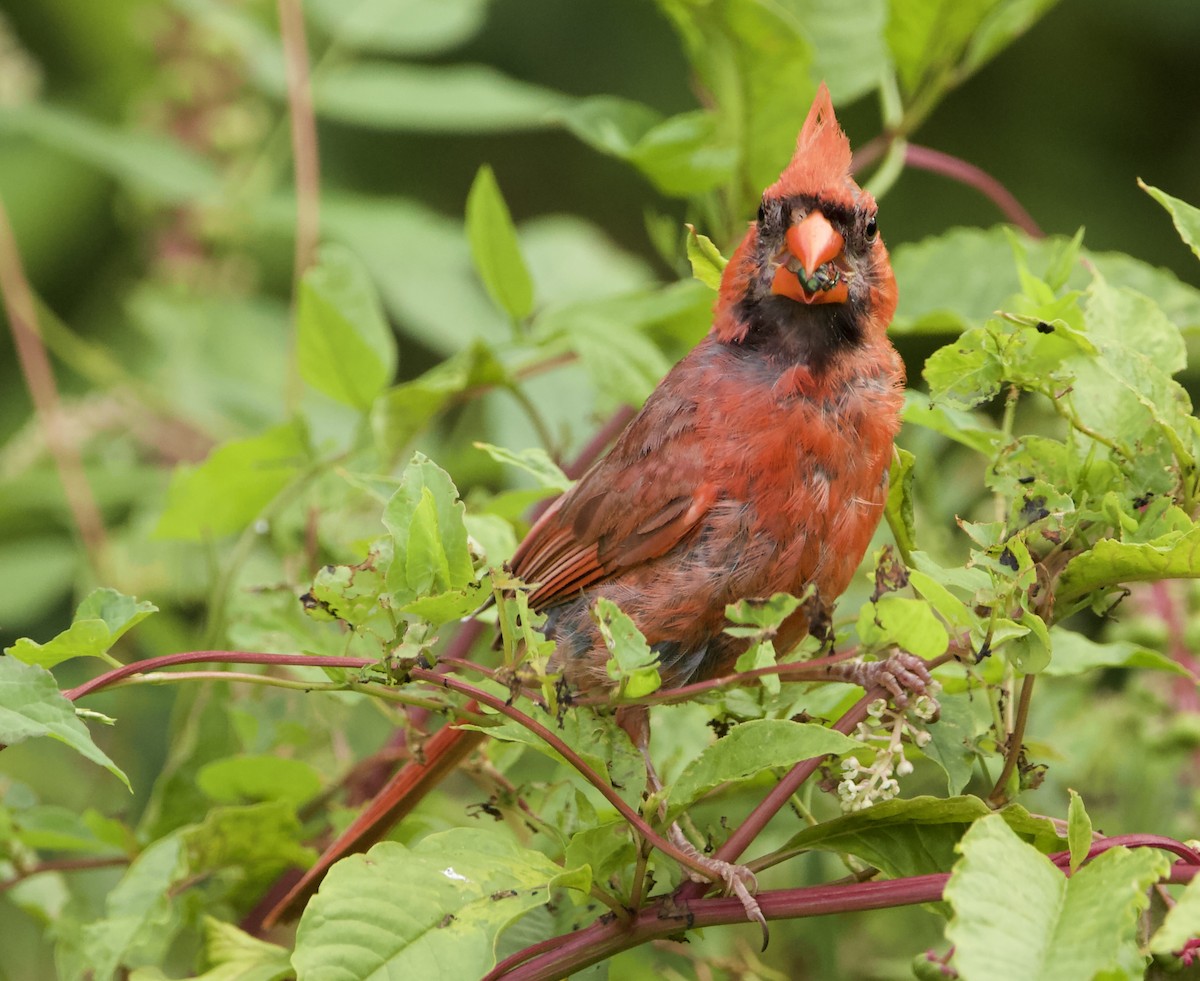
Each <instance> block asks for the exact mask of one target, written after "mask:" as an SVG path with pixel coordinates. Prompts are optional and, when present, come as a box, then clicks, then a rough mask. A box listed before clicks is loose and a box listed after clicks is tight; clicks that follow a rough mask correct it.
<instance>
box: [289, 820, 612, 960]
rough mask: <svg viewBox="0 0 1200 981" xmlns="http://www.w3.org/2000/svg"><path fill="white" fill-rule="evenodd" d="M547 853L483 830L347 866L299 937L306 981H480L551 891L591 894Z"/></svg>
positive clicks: (374, 853)
mask: <svg viewBox="0 0 1200 981" xmlns="http://www.w3.org/2000/svg"><path fill="white" fill-rule="evenodd" d="M585 881H589V882H590V875H588V874H587V873H586V870H573V871H571V872H564V871H563V870H562V869H561V868H559V866H557V865H555V864H554V863H553V862H551V861H550V860H549V859H547V858H546V857H545V856H543V855H541V854H540V853H538V852H535V851H530V850H528V849H525V848H521V847H519V846H518V845H516V844H514V843H513V842H512V841H511V840H510V839H509V838H507V837H505V836H502V835H500V834H498V833H496V832H492V831H489V830H487V829H484V828H456V829H454V830H451V831H444V832H441V833H439V834H433V835H430V836H429V837H427V838H424V839H422V840H421V841H420V842H419V843H418V844H417V845H416V846H414V847H413V848H412V849H408V848H405V847H404V846H403V845H400V844H397V843H396V842H391V841H385V842H383V843H382V844H379V845H376V846H375V847H374V848H372V849H371V850H370V851H369V852H368V853H367V854H366V855H353V856H351V857H349V858H346V859H343V860H342V861H340V862H338V863H337V864H336V865H335V866H334V867H333V868H332V869H331V870H330V872H329V875H328V876H327V877H326V878H325V881H324V882H323V883H322V884H321V890H320V892H318V893H317V895H316V896H315V897H314V898H313V900H312V901H311V902H310V903H309V905H308V908H307V909H306V910H305V911H304V916H303V918H302V919H301V920H300V927H299V929H298V930H297V932H296V951H295V953H294V954H293V955H292V965H293V966H294V967H295V969H296V977H297V981H319V979H324V978H334V977H338V978H380V979H382V978H385V977H391V978H401V977H411V978H430V977H447V978H476V977H482V976H483V975H484V974H486V973H487V972H488V971H489V970H490V969H491V968H492V967H493V966H494V965H495V963H496V953H495V948H496V939H497V937H498V936H499V934H500V933H501V932H502V931H503V930H504V929H505V928H506V927H508V926H509V925H511V924H512V923H513V922H515V921H516V920H517V919H519V918H520V917H522V916H524V915H525V914H526V913H528V912H529V911H530V910H532V909H534V908H536V907H538V906H541V905H542V904H544V903H545V902H547V900H548V899H549V896H550V887H551V886H559V885H562V886H568V887H580V886H583V888H586V885H585V884H584V883H585Z"/></svg>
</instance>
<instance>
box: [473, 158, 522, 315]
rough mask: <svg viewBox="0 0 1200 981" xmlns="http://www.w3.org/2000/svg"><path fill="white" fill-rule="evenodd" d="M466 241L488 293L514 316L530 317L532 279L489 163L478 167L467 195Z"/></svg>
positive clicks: (506, 206)
mask: <svg viewBox="0 0 1200 981" xmlns="http://www.w3.org/2000/svg"><path fill="white" fill-rule="evenodd" d="M467 241H468V242H470V243H471V255H472V257H473V258H474V260H475V268H476V269H477V270H478V271H479V278H480V279H481V280H483V285H484V287H485V288H486V289H487V291H488V295H489V296H491V298H492V299H493V300H495V302H496V304H497V305H498V306H499V307H500V308H501V309H503V310H504V311H505V312H506V313H507V314H508V315H509V316H510V317H511V318H512V319H513V320H524V319H525V318H526V317H528V316H529V313H530V311H531V310H533V281H532V280H531V279H530V278H529V269H528V268H527V267H526V266H525V260H524V259H523V258H522V256H521V246H520V244H519V243H518V242H517V230H516V228H515V227H514V226H513V221H512V216H511V215H510V214H509V213H508V205H507V204H505V203H504V198H503V196H502V195H501V194H500V186H499V185H498V184H497V183H496V175H495V174H493V173H492V168H491V167H489V166H487V165H486V164H485V165H484V166H482V167H480V168H479V173H478V174H476V175H475V182H474V183H473V184H472V185H471V190H470V193H469V194H468V195H467Z"/></svg>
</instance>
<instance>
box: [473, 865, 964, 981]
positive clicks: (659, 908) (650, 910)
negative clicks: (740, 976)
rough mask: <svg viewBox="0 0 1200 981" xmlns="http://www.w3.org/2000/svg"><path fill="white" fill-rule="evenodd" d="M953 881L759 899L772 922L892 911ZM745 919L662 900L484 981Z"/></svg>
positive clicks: (583, 963) (545, 980)
mask: <svg viewBox="0 0 1200 981" xmlns="http://www.w3.org/2000/svg"><path fill="white" fill-rule="evenodd" d="M949 878H950V876H949V874H948V873H935V874H932V875H921V876H911V877H909V878H907V879H891V880H888V881H886V882H857V883H848V884H845V885H836V886H832V885H825V886H809V887H806V888H803V889H778V890H770V891H768V892H761V893H759V894H758V896H757V899H758V904H759V906H760V908H761V909H762V911H763V915H764V916H765V917H766V918H767V919H768V920H780V919H794V918H797V917H806V916H825V915H828V914H831V913H849V912H853V911H858V910H871V909H890V908H893V907H896V906H911V905H914V904H917V903H932V902H937V901H938V900H939V899H941V896H942V891H943V889H945V886H946V881H947V880H948V879H949ZM745 919H746V910H745V907H744V906H742V901H741V900H740V899H737V898H724V897H721V898H714V899H702V900H696V901H693V902H690V903H688V904H687V905H686V906H682V907H681V906H678V905H674V904H673V903H672V902H671V900H670V899H664V900H660V901H659V902H657V903H655V904H653V905H651V906H649V907H647V908H646V909H643V910H642V911H641V912H639V913H638V915H637V916H636V917H634V918H633V921H632V922H631V923H629V924H628V925H625V924H622V923H620V922H614V921H610V920H607V919H605V920H600V921H598V922H597V923H595V924H593V925H592V926H590V927H585V928H584V929H582V930H577V931H576V932H575V933H571V934H567V935H566V936H564V937H559V938H557V940H556V941H544V942H542V943H540V944H538V945H536V946H535V947H531V948H528V950H525V951H519V952H518V953H516V954H514V955H513V956H512V957H510V958H508V959H507V960H505V961H503V962H501V963H500V964H497V965H496V967H495V968H493V969H492V971H491V972H490V973H489V974H487V975H485V977H484V978H483V981H499V979H501V978H503V979H505V981H555V979H558V978H564V977H567V976H568V975H569V974H572V973H574V972H576V971H580V970H582V969H583V968H585V967H588V966H589V965H591V964H595V963H597V962H599V961H602V960H604V959H605V958H608V957H612V956H613V955H614V954H617V953H620V952H621V951H622V950H628V949H629V948H630V947H636V946H638V945H640V944H644V943H647V942H648V941H651V940H655V939H658V938H661V937H670V936H677V935H678V934H681V933H683V932H684V931H686V930H692V929H700V928H702V927H707V926H720V925H726V924H732V923H742V922H744V921H745ZM535 951H536V953H534V952H535Z"/></svg>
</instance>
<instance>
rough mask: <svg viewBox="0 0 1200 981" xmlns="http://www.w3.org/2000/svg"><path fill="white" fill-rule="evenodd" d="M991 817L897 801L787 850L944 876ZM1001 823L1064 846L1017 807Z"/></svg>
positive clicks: (962, 806)
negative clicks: (960, 848) (844, 855)
mask: <svg viewBox="0 0 1200 981" xmlns="http://www.w3.org/2000/svg"><path fill="white" fill-rule="evenodd" d="M936 728H937V727H936V726H934V727H932V729H936ZM932 729H931V731H932ZM992 813H994V812H993V811H992V810H991V809H990V808H989V807H988V806H987V804H985V803H984V802H983V801H982V800H980V799H979V798H978V797H952V798H949V799H944V800H943V799H941V798H937V797H913V798H911V799H909V800H902V799H899V798H896V799H893V800H885V801H880V802H879V803H878V804H873V805H872V806H871V807H868V808H866V809H865V810H861V811H854V812H853V813H850V814H843V815H842V816H841V817H836V818H833V819H832V820H829V821H823V822H821V823H820V824H817V825H814V826H812V827H810V828H805V829H804V830H803V831H801V832H799V833H798V834H795V835H793V836H792V837H791V839H790V840H789V841H788V843H787V845H786V846H785V847H786V848H787V849H788V850H791V849H794V848H816V849H820V850H822V851H832V852H849V853H850V854H852V855H857V856H858V857H859V858H861V859H863V860H864V861H867V862H870V863H871V864H872V865H874V866H876V867H877V868H880V869H882V870H883V871H884V872H885V873H886V874H887V875H889V876H892V877H901V876H907V875H924V874H926V873H930V872H945V871H947V870H948V869H949V868H950V867H951V865H952V864H953V863H954V850H955V846H956V845H957V844H958V841H959V839H960V838H962V836H963V834H964V833H965V832H966V831H967V829H968V828H969V827H970V826H971V824H972V822H974V821H977V820H978V819H979V818H982V817H985V816H986V815H989V814H992ZM999 817H1000V819H1001V820H1003V821H1004V822H1007V824H1008V825H1009V826H1010V827H1012V828H1013V830H1014V831H1015V832H1016V833H1017V834H1019V835H1021V836H1022V837H1023V838H1029V839H1032V840H1035V841H1037V842H1038V843H1039V844H1044V845H1045V846H1046V847H1047V848H1057V847H1058V846H1059V841H1060V839H1059V837H1058V834H1057V832H1056V831H1055V827H1054V824H1053V822H1051V821H1050V820H1049V819H1048V818H1035V817H1033V816H1032V815H1030V813H1029V812H1028V811H1027V810H1025V808H1023V807H1021V806H1020V805H1015V804H1013V805H1009V806H1008V807H1006V808H1004V810H1003V811H1000V812H999Z"/></svg>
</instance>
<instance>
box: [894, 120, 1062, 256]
mask: <svg viewBox="0 0 1200 981" xmlns="http://www.w3.org/2000/svg"><path fill="white" fill-rule="evenodd" d="M904 162H905V163H906V164H908V165H909V166H911V167H916V168H917V169H918V170H928V171H930V172H932V173H935V174H941V175H942V176H943V177H949V178H950V179H951V180H955V181H958V183H960V184H966V185H967V187H973V188H975V190H977V191H979V193H980V194H982V195H983V196H984V197H986V198H987V199H988V200H989V201H991V202H992V203H993V204H994V205H995V206H996V207H997V208H999V209H1000V211H1001V213H1002V214H1003V215H1004V217H1005V218H1007V219H1008V220H1009V221H1010V222H1012V223H1013V224H1014V225H1016V226H1017V227H1018V228H1019V229H1021V230H1022V231H1023V232H1025V234H1027V235H1029V236H1030V237H1031V238H1045V237H1046V233H1045V232H1043V231H1042V229H1041V227H1040V226H1039V225H1038V223H1037V222H1036V221H1034V220H1033V216H1032V215H1030V214H1029V212H1028V211H1026V210H1025V209H1024V208H1023V207H1022V206H1021V202H1020V201H1018V200H1017V199H1016V197H1015V195H1013V193H1012V192H1011V191H1010V190H1009V189H1008V188H1007V187H1005V186H1004V185H1003V184H1001V183H1000V181H998V180H997V179H996V178H995V177H993V176H992V175H991V174H989V173H988V172H987V171H985V170H983V169H981V168H979V167H976V166H975V165H974V164H971V163H967V162H966V161H965V160H963V159H961V158H959V157H953V156H951V155H950V154H948V153H942V152H941V151H940V150H934V149H931V148H930V147H927V146H918V145H917V144H916V143H910V144H908V149H907V150H906V151H905V153H904Z"/></svg>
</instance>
